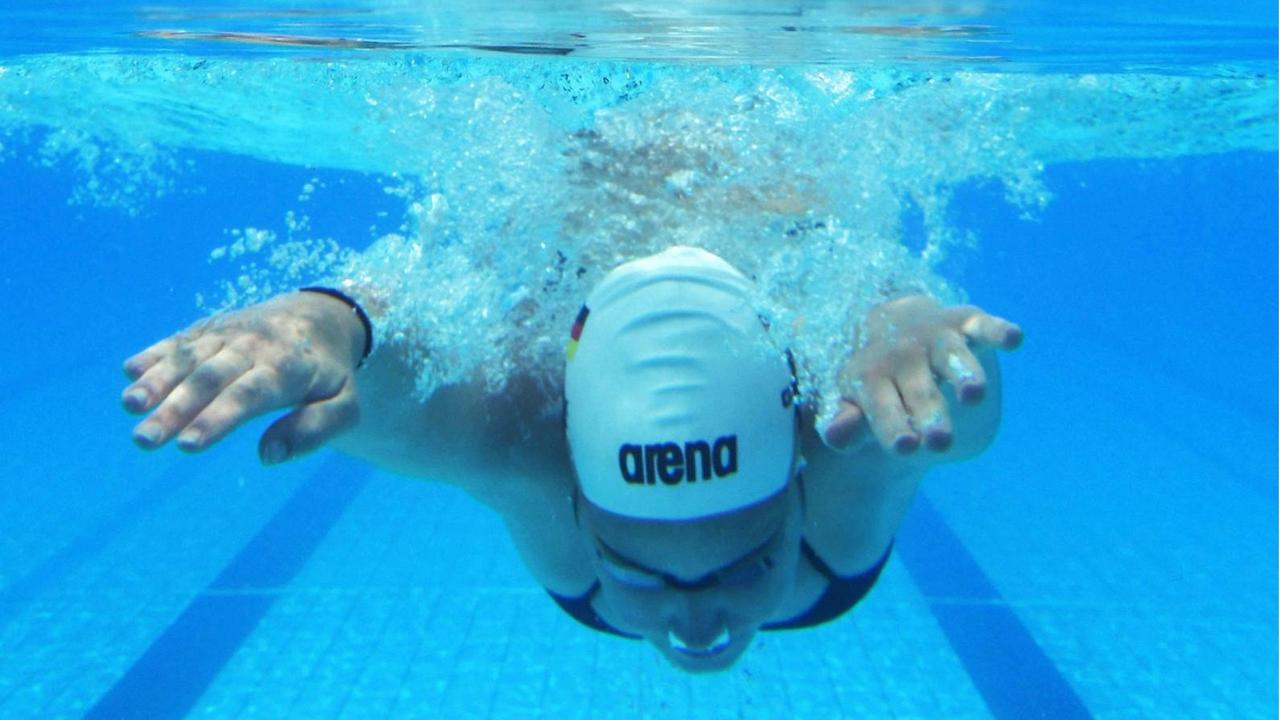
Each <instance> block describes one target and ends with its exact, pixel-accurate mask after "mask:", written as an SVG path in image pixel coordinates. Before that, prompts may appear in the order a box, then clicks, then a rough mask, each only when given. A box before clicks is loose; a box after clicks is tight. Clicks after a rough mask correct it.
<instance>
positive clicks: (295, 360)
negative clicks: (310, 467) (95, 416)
mask: <svg viewBox="0 0 1280 720" xmlns="http://www.w3.org/2000/svg"><path fill="white" fill-rule="evenodd" d="M363 351H364V328H363V326H362V325H361V324H360V320H359V319H358V318H357V317H356V316H355V315H354V314H353V313H352V312H351V308H350V307H348V306H347V305H346V304H345V303H343V302H342V301H340V300H337V299H335V298H332V297H329V296H327V295H322V294H319V293H313V292H296V293H291V294H288V295H281V296H279V297H276V298H274V299H272V300H269V301H267V302H265V303H262V304H260V305H255V306H253V307H249V308H246V309H244V310H239V311H235V312H231V313H226V314H223V315H218V316H215V317H212V318H210V319H208V320H204V321H201V322H199V323H196V324H195V325H193V326H191V327H190V328H188V329H186V330H184V331H183V332H180V333H178V334H176V335H174V336H172V337H169V338H166V339H165V340H162V341H160V342H158V343H156V344H155V345H152V346H151V347H149V348H147V349H146V350H144V351H142V352H140V353H138V354H137V355H134V356H133V357H131V358H129V359H128V360H126V361H125V364H124V371H125V374H126V375H128V376H129V379H130V380H132V381H133V382H132V383H131V384H130V385H129V386H128V387H127V388H125V391H124V394H123V396H122V399H123V401H124V406H125V409H126V410H128V411H129V412H132V413H135V414H142V413H150V415H149V416H148V417H147V419H146V420H144V421H143V422H142V423H140V424H139V425H138V426H137V427H136V428H134V431H133V439H134V441H135V442H136V443H137V444H138V445H139V446H141V447H143V448H145V449H148V450H150V449H154V448H158V447H160V446H161V445H164V444H165V443H167V442H168V441H169V440H170V439H172V438H174V437H175V436H176V437H177V444H178V447H179V448H181V449H183V450H185V451H188V452H199V451H201V450H204V449H205V448H208V447H209V446H211V445H213V444H214V443H216V442H218V441H219V440H221V439H222V438H223V437H225V436H226V435H227V434H228V433H230V432H231V431H232V430H234V429H235V428H236V427H237V426H239V425H240V424H241V423H243V422H245V421H247V420H249V419H251V418H254V417H257V416H259V415H262V414H264V413H268V412H271V411H273V410H279V409H283V408H292V412H290V413H288V414H287V415H285V416H284V417H282V418H280V419H278V420H276V421H275V422H274V423H272V425H271V426H270V427H269V428H267V431H266V432H265V433H263V435H262V438H261V440H260V441H259V442H258V455H259V457H261V459H262V462H263V463H265V464H268V465H270V464H274V463H278V462H281V461H283V460H287V459H289V458H293V457H297V456H299V455H302V454H304V453H307V452H310V451H311V450H315V449H316V448H318V447H320V446H321V445H323V444H324V443H326V442H328V441H329V440H330V439H332V438H333V437H334V436H336V435H337V434H338V433H340V432H342V431H343V430H346V429H347V428H350V427H351V426H353V425H355V423H356V421H357V420H358V419H359V414H360V410H359V403H358V402H357V399H356V383H355V368H356V365H357V364H358V363H359V361H360V358H361V354H362V353H363Z"/></svg>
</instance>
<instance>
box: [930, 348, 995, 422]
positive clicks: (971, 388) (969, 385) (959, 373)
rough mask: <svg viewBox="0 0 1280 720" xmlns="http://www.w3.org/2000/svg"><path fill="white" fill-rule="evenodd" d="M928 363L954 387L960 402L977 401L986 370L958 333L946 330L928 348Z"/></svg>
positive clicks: (982, 391) (985, 379)
mask: <svg viewBox="0 0 1280 720" xmlns="http://www.w3.org/2000/svg"><path fill="white" fill-rule="evenodd" d="M929 365H930V367H931V368H933V372H935V373H937V375H938V377H940V378H942V379H943V380H945V381H946V382H947V383H949V384H950V385H951V387H953V388H955V391H956V397H958V398H960V402H963V403H967V404H974V403H977V402H980V401H981V400H982V398H983V396H984V395H985V394H986V391H987V373H986V371H985V370H984V369H983V368H982V363H981V362H979V361H978V358H977V357H976V356H974V354H973V351H972V350H970V349H969V345H968V343H966V342H965V339H964V338H963V337H961V336H960V334H959V333H955V332H947V333H945V334H943V335H941V336H939V337H938V339H937V340H935V341H934V344H933V347H931V348H930V349H929Z"/></svg>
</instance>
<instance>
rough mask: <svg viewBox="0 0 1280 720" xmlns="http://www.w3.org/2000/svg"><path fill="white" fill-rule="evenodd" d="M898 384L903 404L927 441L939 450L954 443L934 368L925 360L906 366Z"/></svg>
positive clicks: (931, 447)
mask: <svg viewBox="0 0 1280 720" xmlns="http://www.w3.org/2000/svg"><path fill="white" fill-rule="evenodd" d="M897 384H898V394H899V395H901V396H902V404H903V405H904V406H905V407H906V409H907V412H909V413H910V415H911V424H912V426H913V427H914V428H915V429H916V430H917V431H918V432H919V433H921V434H922V435H923V436H924V443H925V445H926V446H927V447H928V448H929V449H930V450H934V451H937V452H941V451H943V450H946V449H947V448H949V447H951V418H950V416H949V415H948V414H947V403H946V400H944V399H943V397H942V393H941V392H940V391H939V390H938V384H937V382H936V381H935V380H934V376H933V370H932V369H931V368H930V367H929V366H928V365H927V364H925V363H924V362H923V361H922V362H920V363H919V364H918V365H913V366H912V367H910V368H908V369H905V370H904V371H903V372H902V373H901V374H900V375H899V376H898V379H897Z"/></svg>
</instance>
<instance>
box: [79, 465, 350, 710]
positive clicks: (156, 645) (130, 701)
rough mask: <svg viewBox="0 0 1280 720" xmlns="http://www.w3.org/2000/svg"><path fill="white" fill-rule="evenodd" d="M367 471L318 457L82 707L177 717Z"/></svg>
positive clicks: (311, 547)
mask: <svg viewBox="0 0 1280 720" xmlns="http://www.w3.org/2000/svg"><path fill="white" fill-rule="evenodd" d="M371 474H372V471H371V470H370V469H369V468H368V466H365V465H362V464H360V463H357V462H355V461H352V460H347V459H345V458H341V457H338V456H333V457H332V458H330V459H329V460H328V461H326V462H325V463H324V464H323V465H322V466H321V467H320V468H319V469H318V470H317V471H316V472H315V473H314V474H313V475H312V476H311V477H310V478H309V479H308V480H306V481H305V482H304V483H303V484H302V486H301V487H300V488H299V489H298V491H297V492H295V493H294V494H293V496H292V497H290V498H289V500H287V501H286V502H285V503H284V505H282V506H281V508H280V509H279V510H278V511H277V512H276V514H275V515H274V516H273V517H272V518H271V519H270V520H268V521H267V523H266V524H265V525H263V526H262V529H261V530H259V531H258V534H257V535H255V536H254V537H253V539H252V540H250V541H249V542H248V543H247V544H246V545H245V546H244V547H243V548H242V549H241V550H240V552H239V553H237V554H236V556H235V557H234V558H232V560H231V561H230V562H229V563H227V565H226V567H224V568H223V570H222V572H221V574H219V575H218V577H217V578H216V579H215V580H214V581H213V582H212V583H210V584H209V586H208V587H207V588H205V590H204V592H202V593H201V594H199V595H197V596H196V597H195V598H194V599H193V600H192V601H191V603H190V604H189V605H187V607H186V609H184V610H183V611H182V613H181V614H180V615H179V616H178V617H177V619H175V620H174V621H173V623H172V624H170V625H169V627H168V628H166V629H165V630H164V632H163V633H161V634H160V636H159V637H157V638H156V640H155V641H154V642H152V643H151V646H150V647H148V648H147V650H146V652H144V653H143V654H142V656H141V657H139V658H138V659H137V660H136V661H135V662H134V664H133V666H132V667H130V668H129V670H128V671H127V672H125V674H124V675H123V676H121V678H120V679H119V680H118V681H117V682H116V684H115V685H114V686H113V687H111V689H109V690H108V691H107V692H106V693H105V694H104V695H103V696H102V697H101V698H99V699H98V702H97V703H96V704H95V705H94V706H93V707H92V708H90V709H89V711H88V712H87V713H86V714H85V717H86V718H103V719H105V718H123V717H139V718H148V720H162V719H164V718H180V717H183V716H184V715H186V714H187V712H189V711H190V710H191V709H192V708H193V707H194V706H195V704H196V702H197V701H198V700H199V699H200V696H201V695H203V694H204V692H205V690H206V689H208V687H209V684H210V683H212V682H213V679H214V678H215V677H217V676H218V673H219V672H221V671H222V668H223V667H224V666H225V665H226V663H227V661H228V660H230V659H231V657H232V655H234V654H235V652H236V650H237V649H238V648H239V647H240V644H241V643H242V642H244V640H245V639H246V638H247V637H248V636H249V634H250V633H252V632H253V630H254V628H255V627H257V625H258V622H259V621H261V620H262V618H263V617H264V616H265V615H266V614H267V612H268V611H269V610H270V609H271V606H272V605H273V604H275V602H276V599H277V597H278V595H279V589H280V588H283V587H286V586H288V585H289V583H290V582H291V581H292V580H293V578H294V577H295V576H296V575H297V574H298V572H299V571H300V570H301V569H302V567H303V565H305V564H306V562H307V560H308V559H310V558H311V556H312V555H313V554H314V553H315V551H316V549H317V548H318V547H319V546H320V543H321V542H323V541H324V538H325V537H326V536H327V535H328V534H329V531H330V530H332V529H333V526H334V525H335V524H336V523H337V522H338V520H339V518H341V517H342V514H343V513H344V512H345V511H346V509H347V506H348V505H350V504H351V502H352V500H354V499H355V497H356V496H357V495H359V493H360V491H361V490H362V489H363V488H364V486H365V484H366V483H367V482H368V480H369V477H370V475H371Z"/></svg>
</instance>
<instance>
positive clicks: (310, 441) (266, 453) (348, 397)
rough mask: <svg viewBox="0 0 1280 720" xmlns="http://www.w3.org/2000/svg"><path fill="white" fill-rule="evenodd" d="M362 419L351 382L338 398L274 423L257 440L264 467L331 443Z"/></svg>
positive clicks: (323, 401) (313, 405)
mask: <svg viewBox="0 0 1280 720" xmlns="http://www.w3.org/2000/svg"><path fill="white" fill-rule="evenodd" d="M359 419H360V404H359V403H358V402H357V401H356V392H355V386H354V384H353V383H352V382H350V381H348V382H347V383H346V384H344V385H343V386H342V389H341V390H339V391H338V393H337V394H336V395H334V396H333V397H331V398H328V399H325V400H317V401H315V402H310V403H307V404H306V405H303V406H301V407H299V408H298V409H296V410H294V411H293V412H291V413H289V414H288V415H285V416H284V417H282V418H280V419H279V420H277V421H275V422H274V423H272V424H271V427H269V428H267V431H266V432H265V433H263V434H262V439H261V440H259V441H258V456H259V457H260V458H261V459H262V463H263V464H264V465H274V464H276V463H280V462H284V461H285V460H291V459H293V458H296V457H300V456H302V455H305V454H306V453H309V452H311V451H312V450H315V449H317V448H319V447H320V446H322V445H324V444H325V443H326V442H328V441H329V440H332V439H333V438H334V437H335V436H336V435H338V434H339V433H341V432H342V431H343V430H346V429H347V428H350V427H351V426H353V425H355V424H356V422H357V421H358V420H359Z"/></svg>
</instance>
